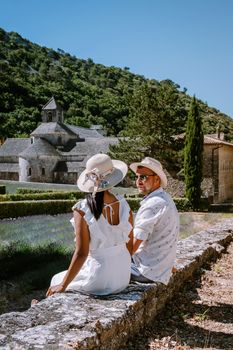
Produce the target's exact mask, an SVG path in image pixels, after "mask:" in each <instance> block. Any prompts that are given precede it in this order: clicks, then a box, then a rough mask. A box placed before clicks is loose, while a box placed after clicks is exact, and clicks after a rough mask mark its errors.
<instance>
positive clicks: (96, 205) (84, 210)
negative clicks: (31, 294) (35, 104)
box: [46, 154, 179, 296]
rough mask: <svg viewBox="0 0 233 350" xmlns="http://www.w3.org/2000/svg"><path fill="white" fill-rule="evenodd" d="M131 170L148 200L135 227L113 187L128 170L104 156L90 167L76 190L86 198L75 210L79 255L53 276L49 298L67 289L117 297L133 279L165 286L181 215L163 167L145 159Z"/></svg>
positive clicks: (122, 164) (74, 221)
mask: <svg viewBox="0 0 233 350" xmlns="http://www.w3.org/2000/svg"><path fill="white" fill-rule="evenodd" d="M130 168H131V169H132V170H133V172H134V173H135V175H136V186H137V188H138V191H139V193H141V194H143V195H144V196H145V197H144V199H143V200H142V201H141V206H140V209H139V210H138V213H137V215H136V218H135V222H134V224H133V215H132V211H131V210H130V207H129V205H128V203H127V201H126V200H125V199H124V198H123V197H122V196H118V195H114V194H113V193H112V192H111V191H110V189H111V188H112V187H113V186H115V185H117V184H118V183H119V182H121V181H122V180H123V178H124V177H125V176H126V174H127V171H128V167H127V165H126V164H125V163H124V162H122V161H119V160H111V158H110V157H109V156H108V155H106V154H96V155H94V156H93V157H91V158H90V159H89V160H88V161H87V164H86V169H85V170H84V171H83V172H82V173H81V175H80V177H79V179H78V187H79V189H80V190H81V191H83V192H86V193H87V195H86V199H84V200H81V201H79V202H78V203H76V204H75V205H74V207H73V218H72V219H71V222H72V224H73V226H74V230H75V235H76V239H75V242H76V243H75V244H76V248H75V252H74V254H73V258H72V260H71V262H70V266H69V268H68V270H67V271H64V272H61V273H58V274H57V275H55V276H54V277H53V278H52V281H51V286H50V287H49V289H48V291H47V294H46V295H47V296H51V295H53V294H54V293H61V292H65V291H67V290H75V291H80V292H84V293H89V294H95V295H107V294H112V293H118V292H120V291H122V290H123V289H125V288H126V287H127V286H128V284H129V282H130V280H133V281H138V282H143V283H146V282H162V283H164V284H167V283H168V281H169V278H170V276H171V273H172V267H173V264H174V260H175V256H176V244H177V238H178V232H179V215H178V212H177V209H176V207H175V204H174V202H173V200H172V199H171V197H170V195H169V194H168V193H166V192H165V191H164V189H163V188H165V187H166V185H167V178H166V175H165V173H164V171H163V169H162V166H161V164H160V163H159V162H158V161H157V160H155V159H153V158H149V157H146V158H145V159H144V160H142V162H140V163H133V164H131V165H130Z"/></svg>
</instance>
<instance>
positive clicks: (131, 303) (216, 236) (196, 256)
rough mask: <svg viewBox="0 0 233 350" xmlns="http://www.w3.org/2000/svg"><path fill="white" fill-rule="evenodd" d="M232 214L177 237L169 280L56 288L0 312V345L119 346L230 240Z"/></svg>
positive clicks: (107, 349)
mask: <svg viewBox="0 0 233 350" xmlns="http://www.w3.org/2000/svg"><path fill="white" fill-rule="evenodd" d="M232 227H233V219H228V220H225V221H224V222H221V223H220V224H217V225H215V226H213V227H211V228H210V229H208V230H206V231H202V232H199V233H197V234H195V235H193V236H191V237H189V238H187V239H186V240H182V241H179V244H178V254H177V263H176V267H177V269H178V271H177V272H176V273H175V274H174V275H173V276H172V278H171V280H170V282H169V284H168V286H164V285H161V284H155V283H154V284H141V283H140V284H139V283H138V284H131V285H130V286H129V287H128V288H127V289H126V290H125V291H124V292H122V293H120V294H116V295H111V296H108V297H90V296H87V295H83V294H79V293H71V292H67V293H65V294H57V295H54V296H52V297H50V298H48V299H45V300H43V301H41V302H40V303H39V304H37V305H36V306H34V307H32V308H30V309H29V310H27V311H25V312H11V313H7V314H3V315H1V316H0V349H1V350H3V349H4V350H11V349H12V350H24V349H46V350H47V349H48V350H50V349H51V350H58V349H62V350H66V349H79V350H84V349H91V350H98V349H101V350H111V349H114V350H115V349H120V348H121V347H122V346H123V345H124V344H125V342H126V340H127V339H128V338H129V337H132V336H133V335H134V334H136V333H137V332H138V331H139V330H140V329H141V328H142V327H144V326H145V325H147V324H149V323H151V322H152V320H153V318H154V317H155V316H156V315H157V314H158V312H159V311H161V310H162V308H163V307H164V305H165V304H166V302H167V301H168V300H169V299H171V298H172V297H173V296H174V295H175V293H176V292H177V291H178V290H179V289H180V288H181V287H182V285H183V284H184V283H185V281H187V280H188V279H190V278H191V276H192V275H193V273H194V272H195V271H197V270H198V269H200V268H201V266H203V264H204V263H205V262H208V261H210V260H212V259H216V258H217V257H218V256H219V255H220V254H221V252H222V251H223V250H224V247H226V246H227V245H228V244H229V243H230V242H231V241H232V240H233V234H232Z"/></svg>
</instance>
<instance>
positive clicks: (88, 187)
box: [77, 160, 128, 193]
mask: <svg viewBox="0 0 233 350" xmlns="http://www.w3.org/2000/svg"><path fill="white" fill-rule="evenodd" d="M112 163H113V171H112V172H111V173H110V174H108V175H106V176H105V178H104V180H105V181H106V185H105V186H104V188H102V187H101V188H98V189H97V191H96V192H102V191H106V190H108V189H110V188H112V187H114V186H116V185H117V184H118V183H119V182H121V181H122V180H123V179H124V177H125V176H126V174H127V171H128V166H127V164H125V163H124V162H122V161H121V160H112ZM88 172H89V171H88V170H84V171H83V172H82V173H81V174H80V176H79V178H78V181H77V185H78V188H79V189H80V190H81V191H83V192H88V193H92V192H93V191H94V183H93V181H91V180H87V181H85V179H86V174H87V173H88Z"/></svg>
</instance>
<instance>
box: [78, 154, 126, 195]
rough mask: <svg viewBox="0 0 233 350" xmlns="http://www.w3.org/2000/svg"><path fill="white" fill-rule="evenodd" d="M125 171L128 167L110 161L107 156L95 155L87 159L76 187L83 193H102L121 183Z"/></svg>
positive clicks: (122, 163) (118, 162)
mask: <svg viewBox="0 0 233 350" xmlns="http://www.w3.org/2000/svg"><path fill="white" fill-rule="evenodd" d="M127 171H128V167H127V165H126V164H125V163H124V162H122V161H120V160H112V159H111V158H110V157H109V156H108V155H107V154H102V153H101V154H95V155H94V156H93V157H91V158H90V159H88V161H87V163H86V169H85V170H84V171H83V172H82V173H81V174H80V176H79V178H78V181H77V185H78V188H79V189H80V190H81V191H83V192H92V193H96V192H102V191H105V190H108V189H110V188H111V187H113V186H115V185H117V184H118V183H119V182H121V181H122V180H123V179H124V177H125V175H126V174H127Z"/></svg>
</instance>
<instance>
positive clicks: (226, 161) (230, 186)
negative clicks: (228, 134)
mask: <svg viewBox="0 0 233 350" xmlns="http://www.w3.org/2000/svg"><path fill="white" fill-rule="evenodd" d="M203 157H204V159H203V177H204V178H205V179H209V180H210V182H211V187H210V190H209V193H208V196H209V197H210V200H211V201H212V202H213V203H223V202H231V203H232V202H233V144H232V143H230V142H227V141H225V140H224V134H223V133H219V132H218V133H217V134H214V135H205V136H204V154H203Z"/></svg>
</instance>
